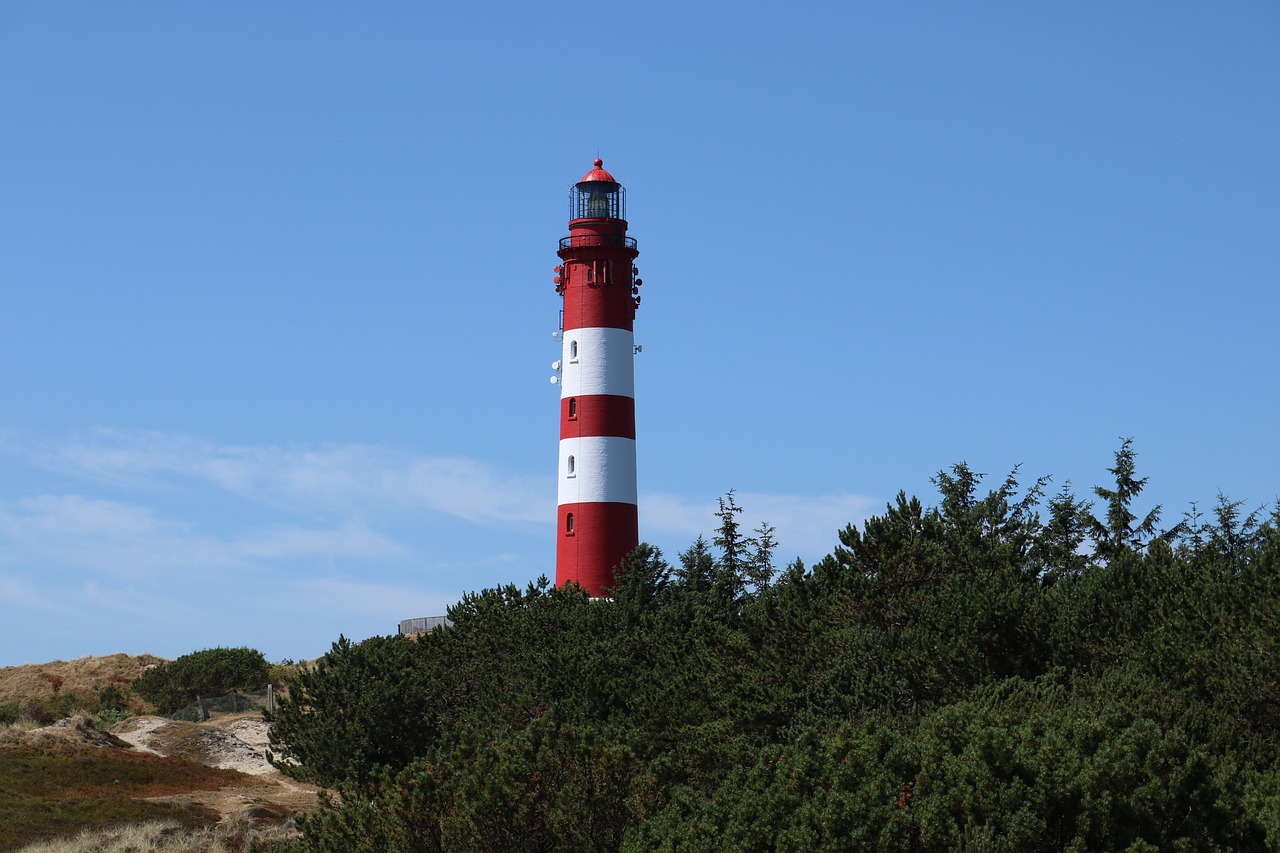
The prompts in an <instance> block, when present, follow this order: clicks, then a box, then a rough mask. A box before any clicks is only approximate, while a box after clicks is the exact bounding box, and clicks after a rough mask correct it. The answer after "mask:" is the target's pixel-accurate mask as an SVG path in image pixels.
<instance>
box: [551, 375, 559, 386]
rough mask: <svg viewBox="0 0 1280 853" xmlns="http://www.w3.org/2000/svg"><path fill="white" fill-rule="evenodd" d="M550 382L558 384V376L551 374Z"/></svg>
mask: <svg viewBox="0 0 1280 853" xmlns="http://www.w3.org/2000/svg"><path fill="white" fill-rule="evenodd" d="M551 384H552V385H559V384H560V377H559V376H552V377H551Z"/></svg>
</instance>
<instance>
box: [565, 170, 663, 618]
mask: <svg viewBox="0 0 1280 853" xmlns="http://www.w3.org/2000/svg"><path fill="white" fill-rule="evenodd" d="M626 216H627V211H626V190H625V189H623V187H622V186H621V185H619V184H618V182H617V181H615V180H614V179H613V175H611V174H609V173H608V172H606V171H605V170H604V163H603V162H602V161H600V160H596V161H595V168H593V169H592V170H591V171H590V172H587V174H586V175H584V176H583V178H582V180H580V181H578V183H576V184H574V186H573V188H572V189H570V190H569V236H568V237H565V238H563V239H561V240H560V251H559V252H557V254H558V255H559V256H560V258H561V260H562V261H563V263H562V264H561V265H559V266H557V267H556V278H555V282H556V291H557V292H558V293H559V294H560V295H561V296H562V297H563V298H564V310H563V312H562V321H561V343H562V344H563V351H562V354H561V360H560V362H559V363H558V369H559V370H560V371H561V375H560V377H559V378H560V389H561V393H560V468H559V477H558V481H559V488H558V504H559V510H558V515H559V524H558V526H557V531H558V532H557V540H556V585H557V586H563V585H564V584H567V583H569V582H570V581H576V582H577V583H578V584H580V585H581V586H582V587H583V588H585V589H586V590H587V592H588V593H590V594H591V595H592V596H600V595H604V594H605V591H606V590H607V588H608V587H610V586H612V585H613V580H614V578H613V570H614V567H615V566H617V565H618V563H619V562H621V561H622V558H623V557H625V556H626V555H627V554H629V553H630V552H631V551H632V550H633V549H634V548H635V547H636V545H637V544H639V542H640V534H639V525H638V522H637V517H636V403H635V353H636V347H635V343H634V338H633V335H632V331H633V323H634V321H635V316H636V308H637V307H638V306H639V305H640V296H639V291H640V285H641V283H642V282H641V281H640V279H639V278H637V277H636V275H637V273H638V270H637V269H636V268H635V266H633V264H632V262H633V261H634V260H635V258H636V256H637V255H638V254H640V253H639V252H638V251H637V250H636V241H635V239H634V238H632V237H628V236H627V219H626ZM553 380H554V378H553Z"/></svg>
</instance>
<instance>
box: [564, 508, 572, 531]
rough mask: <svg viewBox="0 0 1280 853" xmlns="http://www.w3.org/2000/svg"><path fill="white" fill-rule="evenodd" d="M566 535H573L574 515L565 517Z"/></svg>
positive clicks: (570, 514)
mask: <svg viewBox="0 0 1280 853" xmlns="http://www.w3.org/2000/svg"><path fill="white" fill-rule="evenodd" d="M564 535H565V536H572V535H573V513H571V512H570V513H566V514H565V517H564Z"/></svg>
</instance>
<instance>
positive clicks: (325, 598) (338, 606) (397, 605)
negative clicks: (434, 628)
mask: <svg viewBox="0 0 1280 853" xmlns="http://www.w3.org/2000/svg"><path fill="white" fill-rule="evenodd" d="M457 600H458V595H457V594H456V593H453V594H442V593H439V592H435V591H432V590H427V589H424V588H421V587H416V586H402V585H396V584H382V583H362V582H358V581H350V580H343V579H337V578H320V579H317V580H307V581H302V582H301V583H299V584H298V585H297V586H296V588H295V589H294V590H293V592H292V594H291V595H290V597H289V600H288V602H287V603H285V604H284V605H283V606H287V607H289V608H290V609H298V610H304V611H307V612H311V613H321V612H323V613H331V612H333V613H355V614H360V615H364V616H373V617H378V618H385V616H386V614H388V613H400V614H403V615H402V616H401V617H398V618H405V619H408V618H412V617H415V616H433V615H441V614H443V613H444V612H445V611H446V610H447V609H448V608H449V606H450V605H452V604H453V603H454V602H456V601H457Z"/></svg>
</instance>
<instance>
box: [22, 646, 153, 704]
mask: <svg viewBox="0 0 1280 853" xmlns="http://www.w3.org/2000/svg"><path fill="white" fill-rule="evenodd" d="M165 662H166V661H165V659H164V658H158V657H156V656H155V655H126V654H123V653H120V654H114V655H107V656H105V657H87V658H78V659H76V660H73V661H61V660H56V661H52V662H50V663H38V664H31V663H29V664H23V665H22V666H6V667H0V702H11V701H23V700H27V699H37V700H39V699H46V698H48V697H50V696H54V695H56V694H64V695H69V696H73V697H75V699H76V700H77V702H78V703H79V704H80V706H81V707H84V708H93V707H96V706H97V704H98V692H99V691H100V690H103V689H104V688H106V687H107V686H108V685H112V684H114V685H115V686H116V687H117V688H119V689H120V691H121V692H123V693H126V696H127V699H126V703H125V704H126V708H127V709H128V710H129V711H131V712H133V713H135V714H138V713H147V712H148V711H150V710H151V708H150V706H149V705H148V704H147V703H146V701H145V700H143V699H142V698H141V697H140V696H135V695H133V694H132V693H131V692H128V688H129V685H131V684H132V683H133V681H134V679H135V678H137V677H138V676H140V675H142V673H143V671H145V670H146V669H148V668H150V667H152V666H155V665H156V664H161V663H165Z"/></svg>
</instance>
